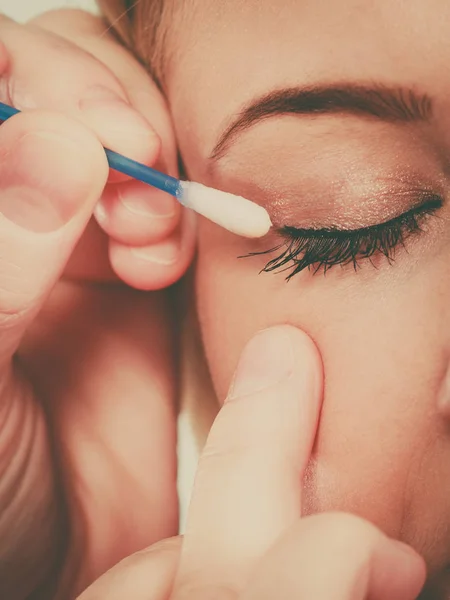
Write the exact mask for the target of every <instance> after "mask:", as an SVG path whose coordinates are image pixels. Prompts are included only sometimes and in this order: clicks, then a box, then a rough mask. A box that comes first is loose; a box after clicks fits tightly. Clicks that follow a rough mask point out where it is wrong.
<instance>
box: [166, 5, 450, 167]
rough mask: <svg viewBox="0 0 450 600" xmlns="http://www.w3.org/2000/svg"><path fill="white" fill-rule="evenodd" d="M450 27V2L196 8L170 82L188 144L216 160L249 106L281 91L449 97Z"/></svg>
mask: <svg viewBox="0 0 450 600" xmlns="http://www.w3.org/2000/svg"><path fill="white" fill-rule="evenodd" d="M449 22H450V3H449V2H447V0H409V1H408V2H404V1H403V0H285V1H284V2H283V3H279V2H273V0H248V1H246V2H242V0H227V2H220V1H219V0H195V1H194V2H192V3H190V2H187V5H186V9H185V15H184V22H183V24H182V27H180V28H177V29H178V32H177V36H178V37H177V41H176V46H177V53H176V55H175V56H176V58H175V59H174V61H173V64H172V67H171V69H170V71H169V76H168V80H167V83H168V85H167V93H168V98H169V102H170V105H171V110H172V114H173V115H174V119H175V125H176V128H177V130H178V134H179V138H180V146H181V148H182V149H183V144H184V143H189V144H190V149H192V147H194V148H196V149H197V151H198V152H200V153H201V152H204V153H205V155H206V154H207V153H208V151H209V150H210V149H211V148H212V146H213V145H214V143H215V141H217V137H218V135H220V132H221V131H222V129H223V128H224V127H226V125H227V123H228V122H229V119H230V118H231V117H232V116H234V115H236V114H237V113H238V112H239V110H240V109H241V108H242V106H243V105H245V104H246V103H248V102H249V101H250V100H251V99H253V98H254V97H256V96H260V95H263V94H265V93H267V91H269V90H273V89H276V88H281V87H288V86H294V85H298V84H304V85H308V84H316V83H318V82H319V83H327V82H336V81H338V82H339V81H346V82H364V83H371V82H373V81H377V82H380V83H384V84H387V85H398V86H406V87H413V88H414V87H420V89H423V90H426V91H427V92H428V93H429V94H430V95H432V96H435V97H436V96H437V97H438V98H439V96H448V93H449V91H450V70H449V65H450V36H449V35H448V23H449ZM194 138H195V139H194ZM199 141H200V142H201V146H202V149H199V147H198V142H199ZM200 158H204V157H200Z"/></svg>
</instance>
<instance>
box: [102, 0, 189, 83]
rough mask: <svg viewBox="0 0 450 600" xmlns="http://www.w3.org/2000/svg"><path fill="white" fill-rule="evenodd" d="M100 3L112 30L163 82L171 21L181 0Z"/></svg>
mask: <svg viewBox="0 0 450 600" xmlns="http://www.w3.org/2000/svg"><path fill="white" fill-rule="evenodd" d="M97 4H98V6H99V8H100V11H101V14H102V16H103V19H104V21H105V23H106V25H107V27H108V30H110V31H111V32H112V33H113V34H114V35H115V36H116V38H117V39H118V40H119V41H120V42H121V43H122V44H123V45H124V46H126V47H127V48H128V49H129V50H130V51H131V52H132V53H133V54H134V55H135V56H136V58H137V59H138V60H139V61H140V62H141V63H143V64H144V66H145V67H146V68H147V69H148V70H149V71H150V73H151V75H152V76H153V78H154V79H155V81H156V82H157V83H158V84H159V85H161V84H162V80H163V74H164V70H165V66H166V59H167V54H168V53H167V44H166V38H167V33H168V26H167V25H168V23H170V22H171V21H172V19H173V16H174V9H175V4H181V2H180V0H97Z"/></svg>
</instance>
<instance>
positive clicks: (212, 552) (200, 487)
mask: <svg viewBox="0 0 450 600" xmlns="http://www.w3.org/2000/svg"><path fill="white" fill-rule="evenodd" d="M286 354H288V355H289V356H290V360H289V361H286V360H285V356H286ZM281 358H283V359H284V360H280V359H281ZM280 402H281V403H282V406H283V412H282V413H280V410H279V409H280ZM321 405H322V371H321V363H320V357H319V355H318V352H317V349H316V348H315V347H314V344H313V343H312V341H311V339H310V338H309V337H308V336H307V335H305V333H304V332H302V331H299V330H298V329H296V328H294V327H290V326H281V327H272V328H270V329H266V330H265V331H264V332H261V333H259V334H257V335H256V336H255V337H254V338H253V339H252V340H251V341H250V342H249V344H248V345H247V346H246V348H245V349H244V352H243V355H242V357H241V359H240V361H239V366H238V369H237V372H236V374H235V377H234V380H233V383H232V387H231V389H230V391H229V394H228V397H227V401H226V402H225V404H224V406H223V408H222V409H221V411H220V412H219V414H218V416H217V419H216V420H215V422H214V425H213V427H212V429H211V431H210V434H209V436H208V440H207V442H206V444H205V448H204V450H203V452H202V456H201V457H200V462H199V467H198V471H197V478H196V484H195V486H194V490H193V494H192V499H191V503H190V506H189V515H188V523H187V527H186V532H185V534H184V536H183V539H182V540H181V538H178V539H177V538H175V539H172V540H166V542H164V543H163V544H156V545H155V546H153V547H152V548H151V549H149V550H148V551H147V552H142V553H138V554H136V555H135V556H133V557H130V558H128V559H127V560H125V561H122V563H121V564H119V565H117V567H115V568H114V569H112V570H111V571H110V572H108V573H107V574H106V575H105V576H103V577H102V578H100V579H99V580H98V581H97V582H95V583H94V584H93V585H92V586H91V587H90V588H89V589H88V590H86V592H85V593H83V594H82V595H81V597H80V598H79V600H119V599H120V598H124V597H125V598H127V597H132V598H135V600H144V599H145V600H167V599H168V598H169V597H170V599H171V600H190V599H192V598H196V600H207V599H209V598H220V599H223V600H237V599H238V598H239V600H253V599H258V600H263V599H267V600H274V599H275V598H276V599H277V600H287V599H288V598H314V599H315V600H363V599H367V598H371V599H373V600H387V599H391V598H392V600H414V599H415V598H417V595H418V593H419V590H420V589H421V587H422V585H423V582H424V579H425V569H424V562H423V560H422V559H421V558H420V557H419V556H418V555H417V554H416V553H415V552H414V551H413V550H411V548H409V547H407V546H405V545H404V544H401V543H399V542H396V541H394V540H392V539H389V538H388V537H387V536H386V535H384V534H383V533H382V532H380V531H379V530H378V529H377V528H376V527H374V526H373V525H372V524H370V523H369V522H368V521H364V520H362V519H360V518H358V517H355V516H354V515H349V514H344V513H321V514H319V515H314V516H312V517H308V516H306V517H305V516H304V515H302V510H301V503H302V502H301V501H302V493H303V490H302V485H301V481H302V477H303V476H304V473H305V468H306V466H307V464H308V459H309V457H310V454H311V449H312V446H313V442H314V437H315V434H316V430H317V424H318V421H319V413H320V409H321ZM324 571H326V573H327V576H326V577H323V573H324Z"/></svg>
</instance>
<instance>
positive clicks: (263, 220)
mask: <svg viewBox="0 0 450 600" xmlns="http://www.w3.org/2000/svg"><path fill="white" fill-rule="evenodd" d="M181 188H182V190H183V194H182V197H181V198H180V202H181V203H182V204H184V206H187V207H188V208H192V210H195V212H197V213H199V214H200V215H203V216H204V217H206V218H207V219H209V220H210V221H214V223H217V225H220V226H221V227H224V228H225V229H228V231H231V232H232V233H235V234H236V235H242V236H243V237H249V238H259V237H262V236H263V235H266V233H267V232H268V231H269V229H270V228H271V226H272V223H271V221H270V217H269V214H268V212H267V211H266V210H265V209H264V208H263V207H262V206H259V204H255V203H254V202H250V200H247V199H246V198H242V196H235V195H234V194H227V193H226V192H221V191H220V190H215V189H213V188H210V187H207V186H206V185H202V184H201V183H194V182H192V181H182V182H181Z"/></svg>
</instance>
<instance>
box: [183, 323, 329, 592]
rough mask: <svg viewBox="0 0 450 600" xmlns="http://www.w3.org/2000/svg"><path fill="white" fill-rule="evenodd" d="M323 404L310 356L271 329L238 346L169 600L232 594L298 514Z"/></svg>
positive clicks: (297, 336)
mask: <svg viewBox="0 0 450 600" xmlns="http://www.w3.org/2000/svg"><path fill="white" fill-rule="evenodd" d="M321 397H322V372H321V363H320V359H319V355H318V352H317V350H316V348H315V346H314V344H313V342H312V341H311V339H310V338H309V337H308V336H307V335H306V334H305V333H303V332H302V331H300V330H298V329H295V328H294V327H290V326H280V327H274V328H272V329H268V330H266V331H263V332H261V333H259V334H258V335H257V336H256V337H255V338H253V340H252V341H251V342H250V343H249V344H248V345H247V347H246V349H245V350H244V353H243V356H242V358H241V361H240V363H239V366H238V370H237V373H236V376H235V380H234V383H233V386H232V390H231V391H230V395H229V398H228V400H227V402H226V403H225V405H224V407H223V408H222V410H221V412H220V413H219V416H218V417H217V419H216V421H215V423H214V425H213V428H212V430H211V432H210V435H209V438H208V441H207V444H206V447H205V449H204V451H203V454H202V456H201V458H200V464H199V468H198V472H197V478H196V482H195V486H194V491H193V498H192V501H191V506H190V510H189V514H188V522H187V529H186V532H185V537H184V544H183V550H182V556H181V563H180V570H179V575H178V578H177V582H176V585H175V591H174V595H173V599H174V600H175V599H176V600H179V599H181V598H184V597H185V595H186V597H189V596H190V595H191V594H193V595H194V596H195V597H196V598H197V599H198V600H201V599H203V597H205V598H206V597H207V596H208V594H209V595H210V594H211V590H212V589H217V588H218V589H221V590H224V589H225V590H233V591H235V592H239V591H240V590H241V589H242V587H243V585H244V584H245V581H246V579H247V577H248V574H249V572H250V570H251V569H252V568H253V566H254V564H255V561H256V560H257V559H258V558H259V557H260V556H261V555H262V554H264V553H265V552H266V551H267V550H268V548H269V547H270V546H271V545H272V544H273V543H274V541H275V540H276V539H277V538H278V537H279V536H280V534H281V533H282V532H283V531H284V530H285V529H286V528H287V527H289V526H290V525H292V523H294V522H295V521H297V520H298V518H299V517H300V513H301V503H302V498H301V490H302V480H303V476H304V472H305V469H306V466H307V464H308V461H309V457H310V454H311V450H312V447H313V442H314V438H315V435H316V430H317V424H318V416H319V410H320V404H321V402H320V401H321Z"/></svg>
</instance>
